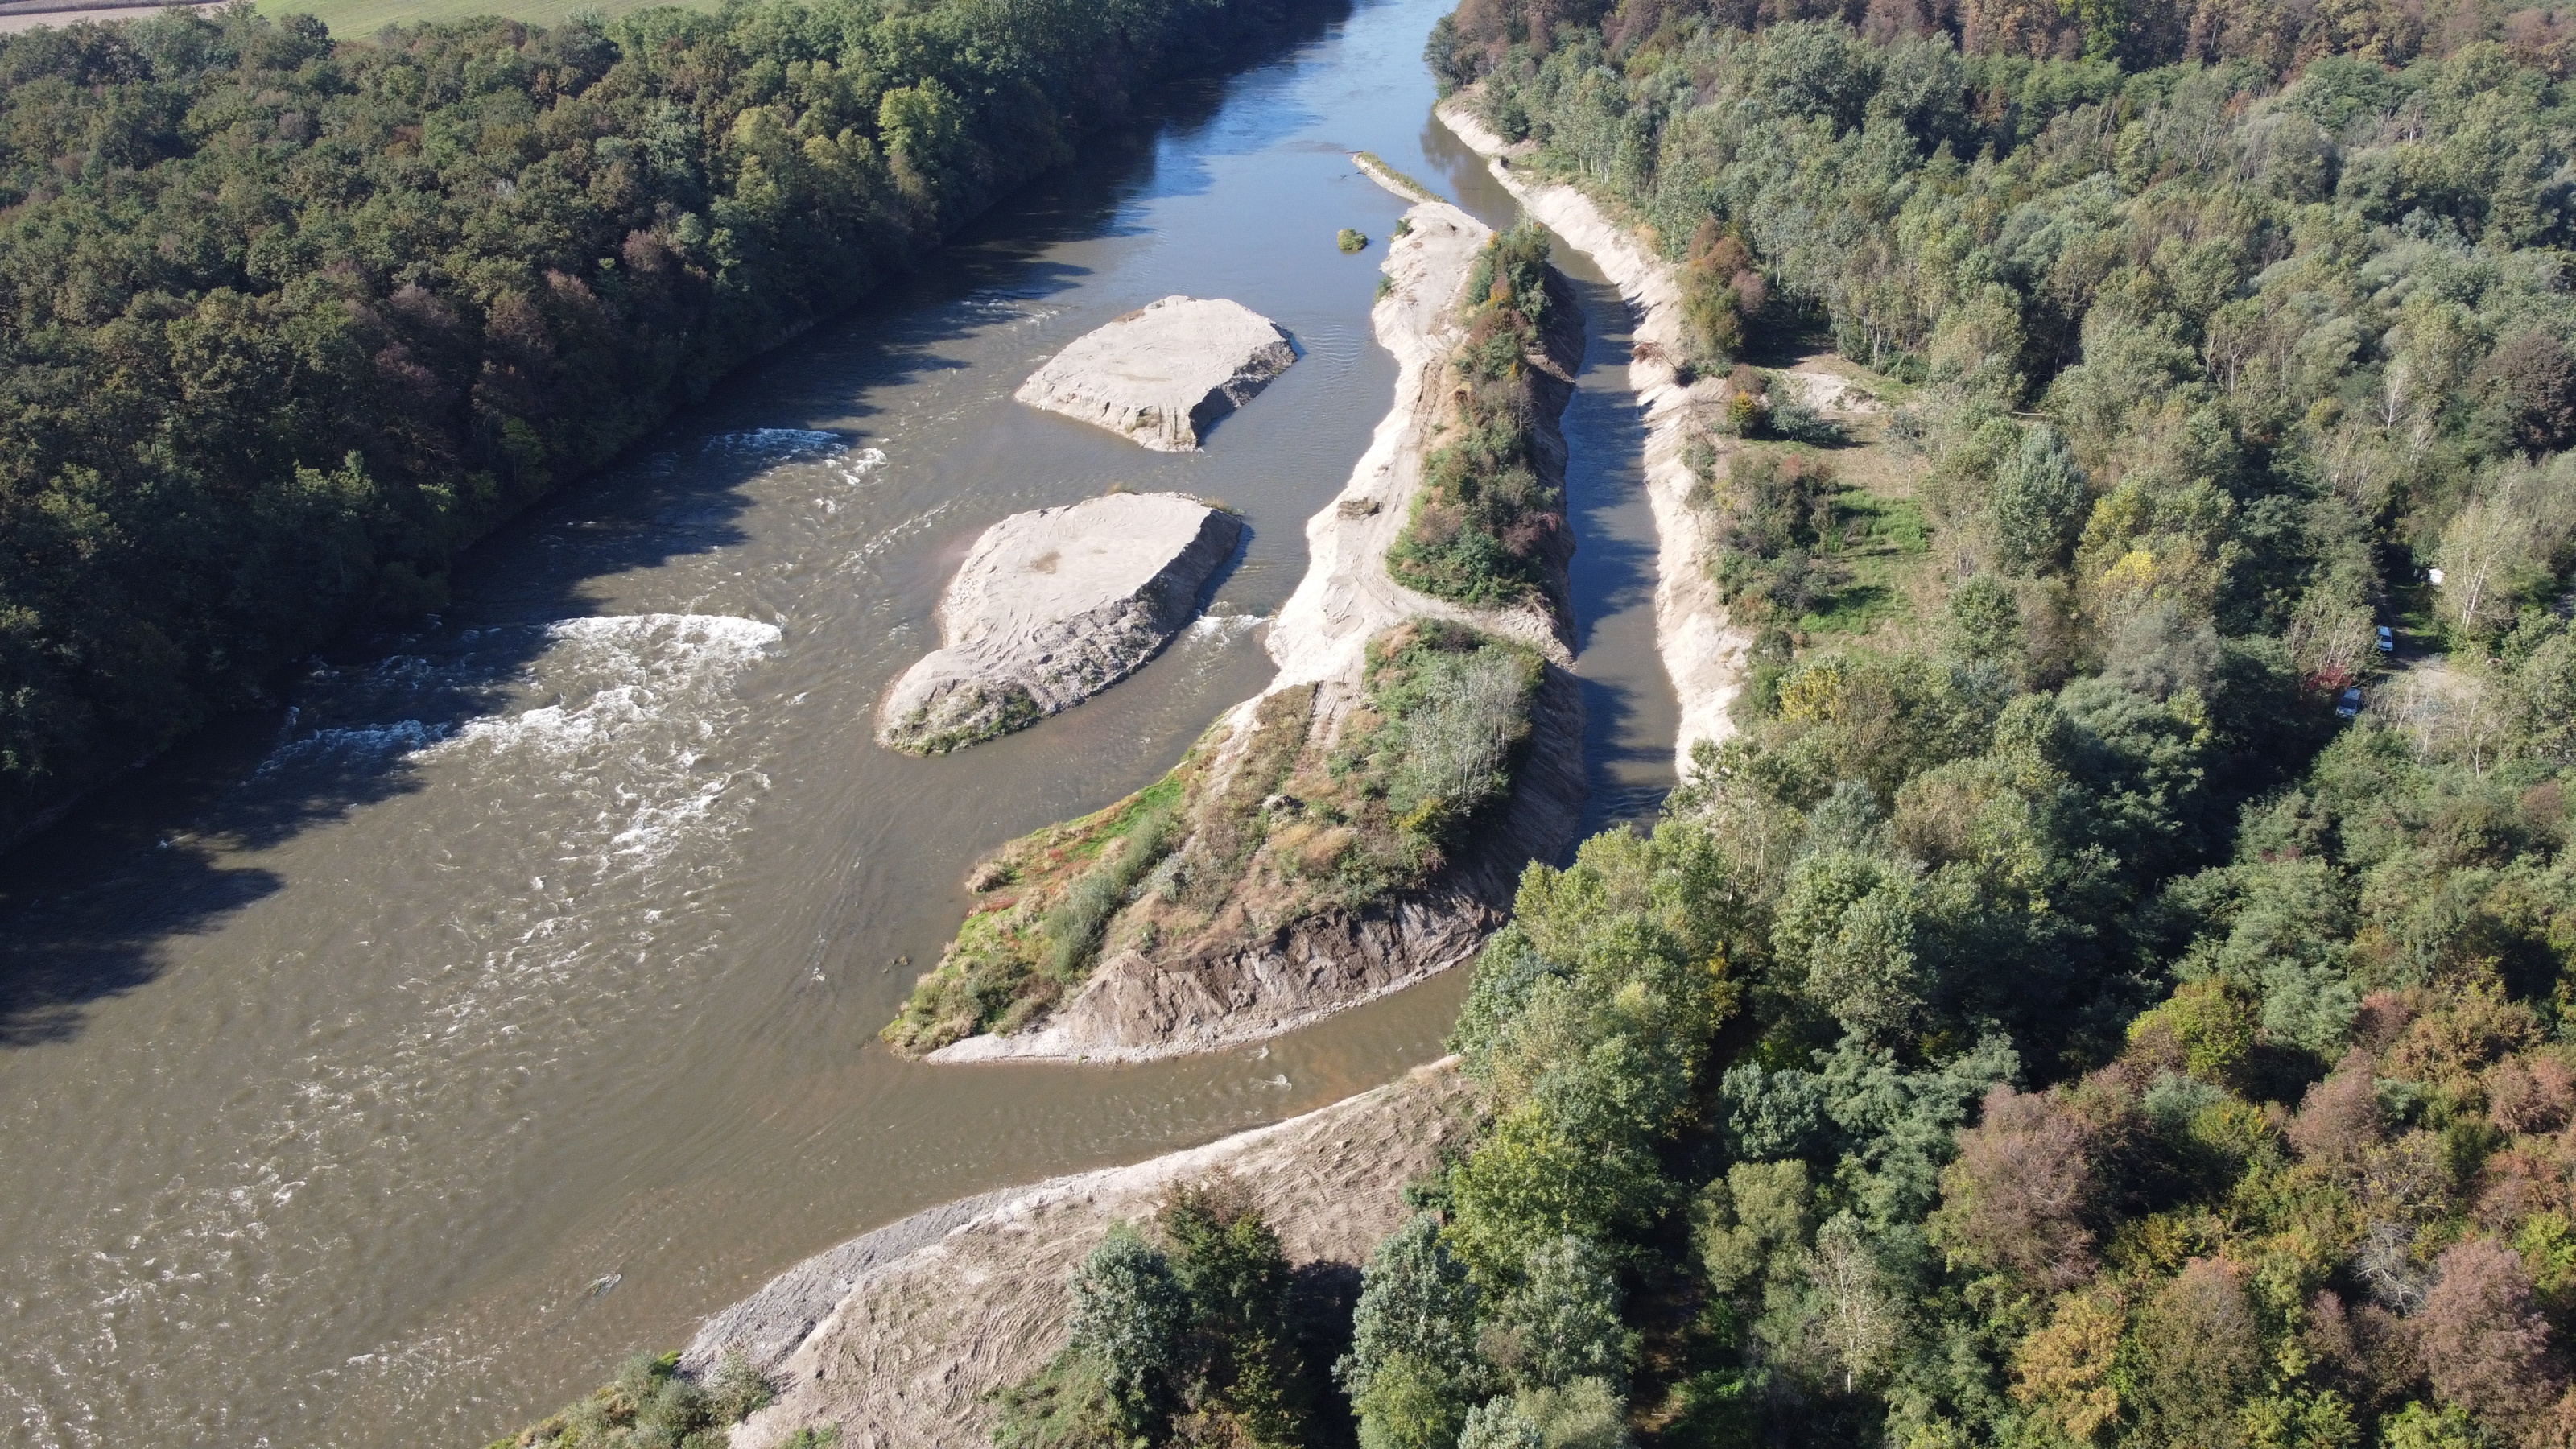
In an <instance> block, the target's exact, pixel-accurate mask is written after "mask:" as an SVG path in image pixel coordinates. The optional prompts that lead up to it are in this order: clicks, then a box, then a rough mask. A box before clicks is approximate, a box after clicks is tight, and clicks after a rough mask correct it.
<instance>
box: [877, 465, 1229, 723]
mask: <svg viewBox="0 0 2576 1449" xmlns="http://www.w3.org/2000/svg"><path fill="white" fill-rule="evenodd" d="M1242 537H1243V522H1242V520H1241V519H1239V518H1237V517H1235V516H1234V515H1233V514H1231V513H1228V512H1226V511H1225V510H1223V509H1221V508H1213V507H1210V506H1209V505H1207V504H1205V503H1201V502H1200V501H1198V500H1197V499H1195V498H1185V497H1182V496H1181V495H1179V494H1176V493H1112V494H1109V495H1108V496H1106V497H1102V498H1092V499H1086V500H1084V501H1083V502H1080V503H1074V504H1068V505H1065V506H1063V507H1060V508H1040V509H1037V510H1034V511H1032V512H1029V513H1017V514H1013V515H1012V516H1010V517H1009V518H1005V519H1003V520H1002V521H1001V522H999V523H996V524H994V525H993V526H992V527H991V528H988V529H986V530H984V533H983V535H982V536H981V537H979V538H977V539H976V540H975V546H974V547H973V548H972V549H970V550H968V552H967V554H966V561H965V562H964V563H963V564H961V565H959V566H958V569H957V575H956V577H955V578H953V579H951V580H949V583H948V588H947V591H946V592H945V593H944V594H943V595H942V596H941V599H940V605H939V626H940V635H941V641H942V642H941V646H940V647H939V648H938V649H936V650H933V651H932V652H930V653H929V654H926V655H924V656H922V657H921V658H920V659H919V660H917V661H915V662H914V663H913V665H912V667H911V668H909V669H906V670H905V671H904V672H903V673H902V674H900V675H898V676H896V678H895V681H894V683H893V684H892V685H891V686H889V687H888V689H887V691H886V697H885V700H884V702H883V703H882V704H881V705H880V706H879V708H878V723H877V740H878V742H879V743H881V744H884V745H886V746H888V747H889V748H892V749H899V750H906V751H909V752H911V753H914V754H925V755H926V754H938V753H941V752H944V751H947V750H953V749H958V748H962V747H964V746H966V745H972V744H977V743H980V742H982V741H984V740H989V739H994V738H997V737H999V736H1001V735H1005V734H1008V733H1010V732H1011V731H1013V730H1016V729H1021V728H1024V727H1026V726H1028V725H1030V724H1032V723H1034V722H1036V721H1037V720H1039V719H1042V718H1044V717H1046V716H1047V715H1051V714H1054V713H1056V712H1058V711H1060V710H1064V709H1069V708H1071V707H1072V706H1074V705H1076V704H1079V703H1081V702H1082V701H1083V700H1086V699H1088V698H1090V697H1091V696H1092V695H1095V694H1097V693H1099V692H1100V691H1101V690H1104V689H1107V688H1108V687H1109V686H1110V685H1113V684H1115V683H1117V682H1118V681H1119V680H1121V679H1124V678H1126V677H1127V676H1128V675H1129V674H1131V673H1133V672H1135V670H1136V669H1137V667H1138V666H1140V665H1142V664H1143V663H1144V662H1145V661H1146V660H1148V659H1151V658H1153V657H1154V655H1155V654H1156V653H1158V652H1159V651H1161V649H1162V648H1163V646H1164V645H1166V644H1168V643H1170V642H1171V639H1172V636H1173V635H1174V634H1175V633H1178V632H1179V631H1180V628H1181V626H1182V625H1184V624H1187V623H1188V622H1189V621H1190V619H1191V617H1192V616H1193V615H1195V614H1196V613H1197V612H1198V608H1199V597H1200V595H1201V594H1202V593H1203V592H1204V591H1205V590H1206V588H1207V586H1208V581H1209V580H1210V579H1211V578H1212V577H1214V576H1215V574H1216V571H1217V570H1218V569H1219V568H1220V567H1222V566H1223V565H1224V563H1225V561H1226V560H1227V559H1228V558H1231V557H1232V556H1233V554H1234V549H1235V545H1236V544H1237V543H1238V542H1240V541H1241V539H1242Z"/></svg>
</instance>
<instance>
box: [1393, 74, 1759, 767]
mask: <svg viewBox="0 0 2576 1449" xmlns="http://www.w3.org/2000/svg"><path fill="white" fill-rule="evenodd" d="M1435 114H1436V115H1437V116H1438V117H1439V119H1440V120H1441V122H1442V123H1443V124H1445V125H1447V126H1448V127H1449V129H1450V131H1451V132H1453V133H1454V134H1455V135H1456V136H1457V137H1458V139H1459V140H1461V141H1464V142H1465V143H1466V144H1467V146H1468V147H1469V149H1471V150H1473V151H1475V152H1476V153H1477V154H1478V155H1481V156H1484V157H1485V158H1487V161H1488V163H1489V164H1490V165H1491V166H1492V168H1493V173H1494V176H1495V178H1496V179H1497V180H1499V181H1501V182H1502V184H1503V186H1504V187H1505V188H1506V189H1508V190H1509V191H1510V192H1511V193H1512V195H1513V196H1514V197H1516V198H1518V199H1519V201H1520V203H1521V205H1522V206H1523V207H1524V208H1526V209H1527V210H1528V212H1529V214H1530V215H1531V216H1533V217H1535V218H1537V220H1538V221H1539V223H1540V224H1541V225H1544V226H1545V227H1547V229H1548V230H1550V231H1552V232H1554V233H1556V235H1557V237H1558V238H1559V239H1561V240H1562V241H1564V242H1565V244H1566V245H1568V246H1570V247H1573V248H1574V249H1575V250H1576V251H1579V252H1581V253H1583V254H1584V255H1585V256H1586V257H1589V258H1590V259H1591V261H1592V264H1593V265H1594V266H1597V267H1599V268H1600V269H1601V272H1602V275H1604V276H1606V277H1608V278H1609V279H1610V282H1611V285H1613V286H1615V287H1617V288H1618V289H1619V293H1620V295H1621V296H1623V297H1625V298H1626V299H1627V300H1628V304H1629V306H1630V307H1632V308H1633V309H1634V310H1635V312H1636V325H1635V332H1634V336H1635V338H1636V348H1635V351H1634V354H1633V355H1632V357H1631V358H1630V360H1629V363H1628V386H1629V389H1630V390H1631V391H1632V392H1634V393H1635V394H1636V396H1637V403H1638V406H1639V408H1640V409H1641V410H1642V411H1643V412H1644V414H1645V421H1646V456H1645V479H1646V497H1647V501H1648V503H1649V504H1650V505H1651V506H1652V508H1653V510H1654V516H1655V537H1656V542H1657V548H1656V564H1655V572H1656V581H1655V643H1656V648H1657V650H1658V652H1660V653H1661V654H1662V656H1663V661H1664V671H1665V673H1666V674H1667V675H1669V676H1670V677H1671V679H1672V682H1673V692H1674V694H1675V695H1676V696H1677V697H1678V699H1679V702H1680V705H1681V725H1680V728H1679V729H1678V730H1677V731H1676V732H1675V738H1674V740H1673V753H1674V758H1675V761H1676V764H1677V767H1678V768H1679V769H1681V770H1682V771H1683V772H1684V773H1685V774H1687V773H1688V771H1689V769H1690V760H1691V747H1692V746H1693V745H1695V744H1697V743H1698V742H1699V741H1702V740H1710V741H1716V740H1723V739H1725V738H1726V737H1727V736H1728V735H1729V734H1732V733H1733V732H1734V725H1733V723H1732V722H1731V721H1730V720H1729V718H1728V716H1727V709H1728V706H1730V705H1731V704H1732V703H1733V702H1734V700H1735V694H1736V691H1737V690H1738V689H1739V688H1741V687H1742V685H1743V681H1744V672H1745V663H1746V660H1745V655H1746V651H1747V650H1748V649H1749V647H1750V646H1751V642H1752V641H1751V637H1750V636H1749V635H1748V634H1747V633H1745V631H1743V630H1741V629H1738V628H1737V627H1735V625H1734V623H1733V621H1732V620H1731V619H1730V618H1729V617H1728V614H1727V609H1726V604H1725V602H1724V600H1722V599H1721V598H1720V597H1719V596H1718V591H1717V584H1716V582H1715V581H1714V580H1713V579H1711V578H1710V577H1709V573H1708V566H1707V563H1708V559H1709V557H1710V550H1711V547H1712V540H1711V539H1710V538H1709V537H1708V526H1707V522H1706V520H1705V518H1704V516H1703V515H1702V514H1701V513H1700V512H1699V511H1698V510H1697V509H1695V508H1693V507H1692V506H1691V504H1690V502H1689V499H1690V495H1691V490H1692V487H1693V483H1694V480H1693V478H1692V476H1691V469H1690V465H1689V463H1688V461H1687V460H1686V455H1687V451H1688V449H1689V446H1690V439H1691V433H1692V430H1693V420H1694V417H1695V415H1696V414H1697V413H1699V411H1700V410H1701V409H1704V408H1713V407H1717V406H1722V405H1723V403H1724V401H1725V388H1726V383H1725V380H1724V379H1723V378H1717V377H1709V378H1701V379H1698V380H1697V381H1685V380H1684V379H1683V374H1682V362H1683V359H1685V358H1687V357H1688V356H1689V355H1690V342H1689V335H1688V332H1687V331H1686V329H1685V326H1684V323H1683V321H1682V291H1681V286H1680V284H1679V282H1678V281H1676V279H1675V278H1674V276H1673V271H1672V268H1671V267H1670V266H1669V265H1667V264H1666V263H1665V262H1664V261H1663V259H1662V258H1660V257H1658V256H1656V255H1655V254H1654V252H1653V251H1652V250H1651V249H1649V248H1648V247H1647V246H1646V245H1644V244H1643V243H1642V242H1640V241H1639V240H1638V239H1637V238H1636V237H1635V236H1633V235H1631V234H1630V233H1629V232H1628V231H1627V230H1625V229H1624V228H1622V227H1620V226H1619V225H1618V224H1617V223H1615V222H1613V221H1612V220H1611V219H1610V218H1609V217H1608V216H1607V215H1605V214H1604V213H1603V212H1602V210H1601V208H1600V207H1599V206H1598V205H1597V204H1595V203H1594V202H1593V200H1592V198H1590V197H1588V196H1586V195H1584V194H1583V193H1582V192H1580V191H1578V190H1576V189H1575V188H1573V187H1571V186H1566V185H1563V184H1561V183H1557V182H1552V181H1543V180H1540V179H1538V178H1536V177H1532V176H1526V175H1523V174H1522V173H1521V172H1520V171H1518V170H1517V169H1515V168H1514V167H1513V166H1512V165H1511V160H1512V158H1513V157H1514V156H1515V155H1524V154H1526V153H1527V152H1528V150H1529V149H1530V148H1529V147H1528V146H1527V145H1526V144H1524V145H1521V146H1513V145H1511V144H1510V143H1508V142H1506V141H1504V140H1503V138H1502V137H1500V136H1497V135H1495V134H1494V133H1493V131H1492V130H1491V129H1489V128H1488V127H1486V126H1485V124H1484V123H1483V122H1482V121H1481V120H1479V119H1478V118H1477V117H1476V114H1475V111H1474V109H1473V96H1472V94H1471V93H1467V92H1461V93H1460V94H1458V95H1456V96H1452V97H1450V98H1449V99H1448V100H1447V101H1444V102H1442V103H1441V104H1440V106H1439V107H1438V109H1437V110H1436V112H1435Z"/></svg>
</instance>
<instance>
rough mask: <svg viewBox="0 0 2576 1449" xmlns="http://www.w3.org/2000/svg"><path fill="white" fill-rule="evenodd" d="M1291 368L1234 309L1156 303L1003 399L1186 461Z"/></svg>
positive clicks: (1269, 330) (1290, 349)
mask: <svg viewBox="0 0 2576 1449" xmlns="http://www.w3.org/2000/svg"><path fill="white" fill-rule="evenodd" d="M1296 360H1297V348H1296V346H1295V345H1294V344H1293V343H1291V342H1290V341H1289V340H1288V334H1287V333H1286V332H1283V331H1281V330H1280V328H1279V324H1278V323H1276V322H1273V321H1271V320H1270V319H1269V318H1267V317H1264V316H1262V315H1261V314H1260V313H1258V312H1255V311H1253V310H1252V309H1251V308H1249V307H1246V306H1244V305H1243V304H1242V303H1240V302H1227V301H1222V300H1210V299H1206V298H1200V297H1165V298H1164V299H1163V300H1161V301H1159V302H1156V303H1154V304H1152V305H1151V306H1147V307H1140V308H1138V309H1137V310H1135V311H1133V312H1130V313H1128V314H1127V315H1126V316H1124V317H1121V318H1119V319H1117V320H1116V321H1114V322H1111V323H1110V324H1108V325H1107V326H1105V327H1101V328H1098V329H1095V330H1093V331H1091V332H1087V333H1085V334H1083V335H1082V336H1081V337H1080V338H1078V339H1076V340H1075V342H1074V344H1073V345H1072V346H1070V347H1068V348H1066V349H1065V350H1064V351H1062V352H1059V353H1057V354H1056V355H1055V356H1054V357H1053V358H1051V359H1049V360H1048V361H1047V363H1046V365H1045V366H1043V367H1040V368H1039V369H1038V370H1037V371H1036V373H1034V374H1032V375H1031V376H1030V378H1029V380H1028V381H1027V382H1024V383H1022V384H1020V390H1019V391H1018V392H1017V393H1015V394H1013V396H1015V397H1017V398H1018V399H1019V400H1020V401H1022V402H1024V403H1027V404H1029V405H1030V406H1032V407H1038V408H1044V409H1045V410H1047V411H1048V412H1051V413H1062V414H1064V415H1065V416H1066V417H1069V418H1073V419H1076V420H1078V421H1081V422H1086V423H1091V424H1093V425H1095V426H1097V427H1103V428H1107V429H1109V430H1110V431H1111V432H1113V433H1122V434H1124V435H1126V436H1127V437H1129V438H1133V439H1134V440H1136V441H1137V442H1139V443H1142V444H1144V445H1145V446H1146V447H1148V448H1152V449H1155V450H1156V451H1158V452H1165V453H1186V452H1188V451H1190V450H1191V449H1193V448H1195V447H1197V446H1198V445H1199V434H1200V433H1202V432H1204V431H1206V430H1207V428H1208V427H1209V425H1211V424H1213V423H1214V422H1215V421H1216V420H1217V419H1218V418H1220V417H1223V416H1224V415H1225V414H1227V413H1229V412H1232V411H1234V410H1235V409H1236V408H1239V407H1241V406H1243V405H1244V404H1245V403H1248V402H1250V401H1252V398H1253V395H1254V394H1256V393H1258V392H1260V391H1261V390H1262V389H1263V388H1264V387H1267V386H1268V385H1269V384H1270V380H1271V379H1272V378H1274V377H1277V376H1278V375H1279V374H1281V373H1283V372H1286V371H1287V370H1288V368H1289V365H1290V364H1292V363H1294V362H1295V361H1296Z"/></svg>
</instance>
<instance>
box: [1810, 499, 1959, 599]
mask: <svg viewBox="0 0 2576 1449" xmlns="http://www.w3.org/2000/svg"><path fill="white" fill-rule="evenodd" d="M1834 508H1835V513H1836V523H1837V524H1838V525H1839V532H1838V533H1837V534H1835V535H1833V536H1830V537H1828V539H1827V540H1826V546H1825V548H1823V549H1822V550H1821V551H1820V553H1821V556H1822V557H1824V558H1826V559H1828V560H1831V561H1832V562H1833V563H1835V564H1837V565H1839V566H1840V573H1841V576H1842V578H1843V580H1844V581H1843V582H1842V583H1840V584H1838V585H1836V586H1834V587H1833V588H1831V589H1829V590H1828V591H1827V592H1826V593H1825V594H1824V596H1823V597H1822V598H1821V599H1819V600H1818V601H1817V603H1816V605H1815V607H1814V608H1812V609H1810V610H1809V611H1808V612H1806V613H1804V614H1802V615H1800V616H1799V618H1798V628H1799V630H1800V631H1802V632H1804V633H1808V634H1843V635H1859V634H1867V633H1869V632H1870V631H1872V630H1874V629H1876V628H1877V627H1878V626H1879V625H1880V624H1882V623H1884V622H1886V621H1888V620H1890V619H1897V618H1902V617H1904V616H1905V615H1906V614H1907V613H1908V612H1910V607H1911V606H1910V604H1909V601H1908V600H1907V598H1906V595H1905V591H1904V587H1903V586H1904V583H1905V581H1906V580H1907V578H1908V577H1909V576H1910V575H1911V574H1912V572H1913V571H1914V569H1915V568H1916V567H1918V566H1919V564H1920V561H1921V559H1922V558H1923V556H1925V555H1927V554H1929V553H1930V552H1931V551H1932V530H1931V525H1930V524H1929V523H1928V522H1927V521H1926V520H1925V519H1924V517H1923V508H1922V505H1921V504H1918V503H1916V502H1915V501H1914V500H1913V499H1911V498H1881V497H1878V496H1877V495H1876V494H1873V493H1868V492H1865V491H1863V490H1860V489H1857V488H1850V489H1845V490H1844V491H1843V493H1842V494H1841V496H1840V497H1838V498H1836V499H1835V500H1834Z"/></svg>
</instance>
